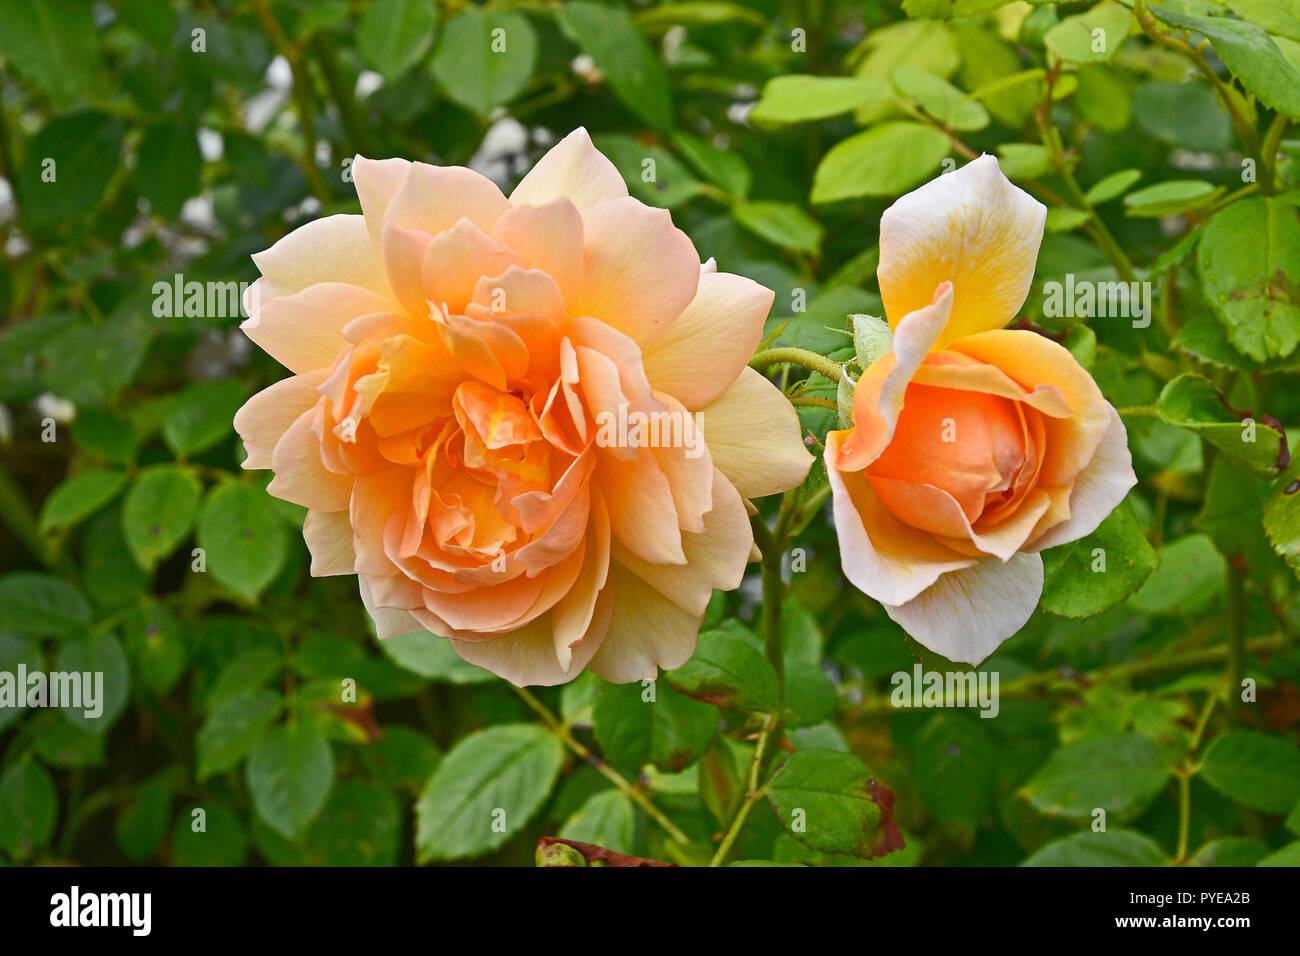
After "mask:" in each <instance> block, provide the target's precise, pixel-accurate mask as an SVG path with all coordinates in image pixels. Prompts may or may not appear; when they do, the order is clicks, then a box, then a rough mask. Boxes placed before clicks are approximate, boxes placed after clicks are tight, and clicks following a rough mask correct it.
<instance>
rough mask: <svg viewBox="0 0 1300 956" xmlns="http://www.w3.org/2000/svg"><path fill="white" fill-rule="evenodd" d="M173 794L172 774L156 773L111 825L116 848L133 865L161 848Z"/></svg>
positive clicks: (165, 834) (166, 771)
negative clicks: (115, 838)
mask: <svg viewBox="0 0 1300 956" xmlns="http://www.w3.org/2000/svg"><path fill="white" fill-rule="evenodd" d="M173 795H174V794H173V783H172V774H171V773H170V772H169V771H168V770H163V771H160V772H159V773H157V774H154V775H153V776H152V777H150V778H149V779H148V780H146V781H145V782H144V783H143V784H141V785H140V789H139V790H137V791H136V794H135V799H133V800H132V801H131V802H130V803H129V804H127V807H126V809H125V810H123V811H122V812H121V814H119V815H118V818H117V820H116V821H115V822H114V824H113V835H114V836H115V837H117V845H118V846H120V847H121V848H122V852H123V853H125V854H126V855H127V856H128V857H130V858H131V859H132V860H134V861H135V862H137V863H139V862H141V861H143V860H146V859H148V858H149V857H150V856H152V855H153V854H154V852H155V851H157V849H158V847H160V846H161V845H162V841H163V839H164V838H165V837H166V836H167V820H168V818H169V817H170V815H171V807H172V797H173Z"/></svg>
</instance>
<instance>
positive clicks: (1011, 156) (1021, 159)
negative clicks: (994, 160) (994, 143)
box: [998, 143, 1052, 179]
mask: <svg viewBox="0 0 1300 956" xmlns="http://www.w3.org/2000/svg"><path fill="white" fill-rule="evenodd" d="M998 155H999V156H1000V157H1002V158H1001V159H999V160H998V166H1000V167H1001V169H1002V173H1003V175H1004V176H1006V177H1007V178H1008V179H1037V178H1038V177H1040V176H1045V175H1047V173H1048V171H1049V170H1050V169H1051V168H1052V156H1051V153H1049V152H1048V151H1047V147H1046V146H1040V145H1038V144H1037V143H1003V144H1002V145H1001V146H999V147H998Z"/></svg>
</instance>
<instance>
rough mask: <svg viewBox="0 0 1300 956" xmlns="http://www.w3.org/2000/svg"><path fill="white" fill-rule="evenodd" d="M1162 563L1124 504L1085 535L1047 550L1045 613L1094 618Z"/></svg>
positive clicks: (1127, 506)
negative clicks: (1090, 532)
mask: <svg viewBox="0 0 1300 956" xmlns="http://www.w3.org/2000/svg"><path fill="white" fill-rule="evenodd" d="M1158 563H1159V561H1158V559H1157V558H1156V552H1155V550H1154V549H1153V548H1152V547H1151V545H1150V543H1149V542H1148V541H1147V539H1146V535H1144V534H1143V533H1142V528H1141V526H1140V525H1139V524H1138V523H1137V520H1136V519H1135V518H1134V517H1133V510H1132V508H1131V507H1130V506H1129V505H1127V504H1121V505H1120V506H1119V507H1118V508H1116V509H1115V510H1114V511H1112V512H1111V513H1110V514H1109V515H1108V516H1107V517H1106V520H1105V521H1103V522H1102V523H1101V524H1100V525H1098V526H1097V530H1096V531H1094V532H1093V533H1092V534H1090V535H1087V536H1086V537H1083V538H1080V539H1079V540H1077V541H1073V542H1071V543H1070V544H1065V545H1061V546H1060V547H1059V548H1050V549H1048V550H1047V551H1045V552H1043V597H1042V599H1041V601H1040V602H1039V604H1040V606H1041V607H1042V608H1043V610H1045V611H1048V612H1050V613H1052V614H1057V615H1060V616H1061V617H1092V616H1093V615H1094V614H1100V613H1101V612H1102V611H1105V610H1107V609H1109V608H1111V607H1114V606H1115V605H1116V604H1118V603H1119V602H1120V601H1122V600H1124V599H1125V598H1127V597H1128V596H1129V595H1130V594H1132V593H1133V592H1135V591H1136V590H1137V589H1138V588H1140V587H1141V586H1142V583H1143V582H1144V581H1146V579H1147V578H1149V577H1150V576H1151V572H1152V571H1154V570H1155V569H1156V565H1157V564H1158Z"/></svg>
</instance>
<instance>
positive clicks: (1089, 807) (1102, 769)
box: [1021, 734, 1170, 819]
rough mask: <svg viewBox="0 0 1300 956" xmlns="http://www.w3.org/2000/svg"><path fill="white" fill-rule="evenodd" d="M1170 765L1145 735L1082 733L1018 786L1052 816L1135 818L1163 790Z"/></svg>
mask: <svg viewBox="0 0 1300 956" xmlns="http://www.w3.org/2000/svg"><path fill="white" fill-rule="evenodd" d="M1169 774H1170V769H1169V766H1168V764H1167V763H1166V762H1165V761H1164V759H1163V758H1162V757H1161V756H1160V752H1159V751H1158V750H1157V749H1156V746H1155V744H1153V743H1152V742H1151V741H1150V740H1148V739H1147V738H1146V737H1142V736H1139V735H1137V734H1112V735H1108V736H1104V737H1085V738H1083V739H1082V740H1077V741H1075V742H1074V743H1071V744H1067V745H1066V746H1064V747H1062V748H1061V749H1060V750H1058V751H1056V752H1055V753H1053V754H1052V756H1051V757H1050V758H1048V761H1047V763H1046V764H1044V765H1043V766H1042V767H1041V768H1039V770H1038V772H1037V773H1035V774H1034V775H1033V776H1032V777H1031V778H1030V779H1029V781H1028V782H1027V783H1026V784H1025V785H1024V787H1023V788H1022V789H1021V793H1022V794H1023V795H1024V796H1025V797H1027V798H1028V799H1029V802H1030V803H1031V804H1032V805H1033V806H1034V808H1035V809H1037V810H1038V811H1040V812H1042V813H1046V814H1048V815H1050V816H1056V817H1066V818H1068V819H1087V818H1088V817H1091V816H1092V814H1093V812H1094V811H1095V810H1105V811H1106V812H1107V813H1108V814H1112V813H1113V814H1117V815H1121V816H1126V817H1128V816H1133V815H1135V814H1136V813H1137V812H1139V811H1140V810H1141V809H1142V808H1143V807H1145V806H1146V805H1147V804H1148V803H1150V802H1151V800H1152V799H1153V798H1154V797H1155V796H1156V794H1158V793H1159V792H1160V791H1161V790H1163V789H1164V786H1165V784H1166V783H1167V782H1168V780H1169Z"/></svg>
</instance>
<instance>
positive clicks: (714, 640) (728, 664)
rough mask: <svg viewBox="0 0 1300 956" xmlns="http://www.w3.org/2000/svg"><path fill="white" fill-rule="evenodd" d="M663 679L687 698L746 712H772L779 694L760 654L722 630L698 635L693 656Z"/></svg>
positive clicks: (773, 678) (749, 645)
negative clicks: (697, 643) (697, 642)
mask: <svg viewBox="0 0 1300 956" xmlns="http://www.w3.org/2000/svg"><path fill="white" fill-rule="evenodd" d="M664 676H665V677H666V678H667V680H668V682H669V683H670V684H672V685H673V687H675V688H677V689H678V690H679V691H681V692H682V693H683V694H685V695H686V696H687V697H694V698H695V699H696V700H702V701H704V702H705V703H706V704H713V705H714V706H716V707H728V708H734V709H736V710H742V711H746V712H755V711H763V712H766V713H772V712H774V711H775V710H776V707H777V701H778V699H779V694H780V691H779V688H778V686H777V680H776V672H775V671H774V670H772V665H771V664H769V663H768V662H767V660H766V659H765V658H764V657H763V655H762V653H760V652H759V651H757V650H755V649H754V646H753V645H752V644H750V643H749V642H748V641H746V640H745V639H744V638H741V637H737V636H736V635H734V634H729V633H727V632H726V631H705V632H704V633H702V634H701V635H700V639H699V646H698V647H697V648H696V649H695V655H694V656H693V657H692V658H691V659H690V660H689V661H687V662H686V663H685V664H683V665H682V666H681V667H679V668H677V669H676V670H674V671H669V672H668V673H667V674H665V675H664Z"/></svg>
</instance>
